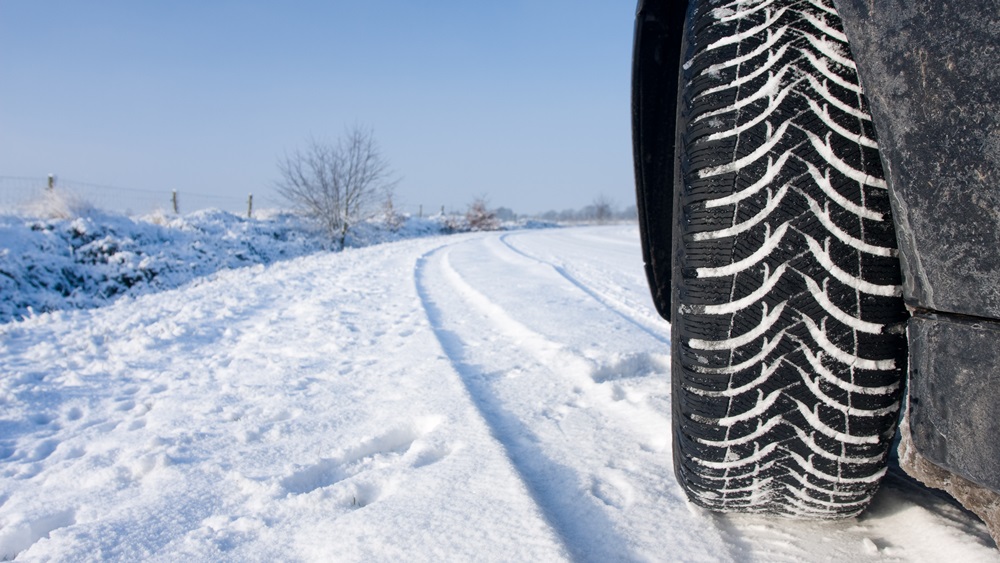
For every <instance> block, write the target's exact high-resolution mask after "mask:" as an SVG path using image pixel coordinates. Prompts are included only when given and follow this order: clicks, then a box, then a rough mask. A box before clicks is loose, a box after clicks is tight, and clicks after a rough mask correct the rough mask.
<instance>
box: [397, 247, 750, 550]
mask: <svg viewBox="0 0 1000 563" xmlns="http://www.w3.org/2000/svg"><path fill="white" fill-rule="evenodd" d="M491 243H497V241H496V239H495V238H493V237H482V238H477V239H474V240H470V241H467V242H465V243H459V244H456V245H451V246H449V247H447V248H445V249H442V250H439V251H433V252H429V253H427V254H425V255H424V256H422V257H421V258H420V259H419V260H418V263H417V267H416V272H415V279H416V284H417V291H418V294H419V295H420V298H421V301H422V302H423V303H424V307H425V310H426V312H427V315H428V319H429V320H430V323H431V325H432V327H433V329H434V331H435V333H436V334H437V336H438V339H439V341H440V343H441V345H442V348H443V349H444V351H445V353H446V354H447V356H448V357H449V359H451V361H452V363H453V365H454V366H455V369H456V371H457V372H458V373H459V374H460V376H461V377H462V380H463V383H464V384H465V386H466V388H467V390H468V392H469V395H470V396H471V398H472V400H473V402H474V403H475V405H476V406H477V408H478V409H479V411H480V413H481V414H482V416H483V418H484V419H485V420H486V421H487V422H488V424H489V425H490V426H491V428H492V429H493V431H494V434H495V436H496V437H497V439H498V440H499V441H500V442H501V443H502V444H503V445H504V447H505V448H506V449H507V452H508V454H509V455H510V459H511V462H512V464H513V465H514V466H515V467H516V468H517V470H518V472H519V473H520V474H521V476H522V478H523V479H524V482H525V484H526V486H527V487H528V489H529V490H530V491H531V493H532V494H533V495H534V498H535V500H536V502H537V503H538V505H539V507H540V509H541V510H542V512H543V513H544V514H545V515H546V518H547V519H548V521H549V522H550V524H551V525H552V527H553V529H554V530H555V531H556V533H557V534H559V536H560V537H561V538H562V539H563V541H564V543H565V545H566V546H567V548H568V550H569V552H570V553H571V554H572V555H573V557H574V558H575V559H577V560H588V561H589V560H592V561H610V560H642V559H657V558H662V557H663V555H664V553H667V551H666V550H669V551H670V552H673V553H683V554H684V555H683V556H681V558H683V559H713V560H718V559H719V557H720V553H721V554H726V553H727V552H728V544H727V542H725V541H723V539H722V537H721V535H720V533H719V531H718V530H716V529H715V528H714V526H712V525H709V526H706V527H705V528H704V529H700V530H697V531H696V532H691V531H690V530H688V531H687V533H685V534H683V535H682V537H668V536H667V534H664V532H663V530H664V526H666V527H667V528H672V527H674V526H672V525H671V522H675V523H677V524H678V525H677V528H681V525H680V523H681V522H683V521H686V520H688V519H689V518H691V514H690V512H689V509H688V507H687V504H686V501H685V500H684V499H683V497H682V494H681V492H680V491H679V489H678V488H677V487H676V485H675V483H674V481H673V475H672V471H671V470H670V467H669V455H668V454H667V453H666V452H667V451H668V450H669V423H668V421H667V419H666V418H665V417H662V416H661V415H657V414H655V413H652V412H649V411H648V409H646V411H647V412H640V411H642V409H641V408H640V409H637V408H636V407H635V405H630V404H629V401H628V400H626V398H625V396H627V391H621V387H620V386H618V384H617V383H616V382H614V381H601V380H600V378H599V377H598V375H599V372H600V371H601V369H600V366H598V365H597V364H596V363H595V362H594V361H593V360H591V359H588V358H586V357H584V356H582V355H580V354H579V353H576V352H574V351H573V350H571V349H568V348H567V347H566V346H564V345H562V344H559V343H558V342H556V341H554V340H552V339H551V338H549V337H546V336H544V335H543V334H540V333H538V332H536V331H535V330H532V329H531V328H529V327H528V326H526V325H524V324H523V323H521V322H519V321H518V320H516V319H514V318H513V317H512V316H511V313H510V312H508V311H507V310H505V308H504V307H503V306H501V305H500V304H499V303H497V302H494V301H492V300H491V299H490V298H489V297H487V296H486V295H484V294H483V293H481V292H479V291H478V290H477V289H476V287H475V286H474V285H473V284H474V283H475V282H473V281H469V280H466V279H465V278H464V277H463V276H462V275H461V274H460V273H459V272H458V271H457V270H456V269H455V268H454V267H453V266H452V264H451V258H452V257H453V256H454V257H455V258H458V257H459V256H458V255H454V252H453V251H454V250H455V249H457V248H460V245H461V244H472V245H487V246H489V245H490V244H491ZM497 245H498V246H499V243H497ZM476 250H478V249H476ZM469 256H474V260H475V263H472V264H470V263H466V262H463V263H462V264H463V266H466V267H476V266H477V265H479V266H482V267H483V268H485V269H487V270H489V269H490V268H496V267H498V264H499V267H500V269H501V271H503V272H504V274H503V275H505V276H507V277H508V278H509V279H511V280H514V279H517V280H524V279H525V278H537V280H535V279H531V280H530V281H538V282H539V285H541V284H546V288H545V289H546V290H547V291H548V292H549V293H548V295H551V294H552V292H553V290H555V291H557V292H560V293H566V294H572V293H574V292H577V291H581V289H580V288H578V287H577V286H576V284H573V283H572V282H571V281H569V280H566V279H564V278H560V277H558V276H549V275H547V274H546V272H551V269H549V268H538V267H537V266H526V265H525V264H531V262H532V261H531V260H525V259H524V257H518V258H517V259H516V262H520V263H521V264H522V265H521V266H520V267H518V266H517V265H516V264H512V263H511V261H510V260H504V259H503V257H502V256H496V255H495V254H494V255H493V256H491V253H490V252H477V253H475V254H472V255H468V254H467V255H465V257H464V258H463V259H466V260H467V259H469ZM490 259H494V260H493V263H490V262H489V260H490ZM484 260H485V261H486V262H485V263H483V264H481V261H484ZM512 265H513V266H515V267H513V268H511V266H512ZM560 280H561V281H560ZM539 291H540V292H541V293H543V294H544V293H545V292H544V291H542V288H541V287H540V288H539ZM539 297H543V299H542V301H544V295H533V296H530V297H527V298H526V301H525V303H524V305H523V306H524V307H528V308H533V307H537V306H539V305H538V303H539V301H538V299H537V298H539ZM590 298H592V296H591V297H590ZM599 310H600V309H599ZM611 313H612V315H614V316H616V317H620V316H621V314H620V312H618V311H611ZM631 326H632V328H633V330H634V331H635V330H641V331H642V332H643V333H644V334H646V335H647V336H651V335H648V333H646V331H645V330H642V329H641V327H636V326H634V323H633V324H632V325H631ZM655 340H659V339H655ZM661 342H662V341H661ZM619 367H620V366H619ZM613 369H614V368H612V371H613ZM609 379H613V376H609ZM612 389H617V391H612ZM650 426H652V427H654V428H655V429H653V430H651V429H650V428H649V427H650ZM636 430H639V431H640V434H641V433H642V431H643V430H645V431H647V432H649V433H651V434H656V435H658V436H659V442H658V443H653V442H651V441H650V440H649V439H646V440H644V439H642V438H641V437H640V438H637V437H636V435H635V431H636ZM684 528H687V527H686V526H685V527H684ZM734 555H735V554H730V556H734ZM723 559H725V555H723Z"/></svg>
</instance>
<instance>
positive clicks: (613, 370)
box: [590, 353, 670, 383]
mask: <svg viewBox="0 0 1000 563" xmlns="http://www.w3.org/2000/svg"><path fill="white" fill-rule="evenodd" d="M666 373H670V358H669V356H665V355H660V354H646V353H642V354H627V355H622V356H618V357H616V358H613V359H612V360H611V361H610V362H604V363H599V364H598V366H597V367H596V368H594V371H593V372H592V373H591V374H590V377H591V379H593V380H594V383H605V382H608V381H617V380H622V379H631V378H636V377H647V376H650V375H658V374H666Z"/></svg>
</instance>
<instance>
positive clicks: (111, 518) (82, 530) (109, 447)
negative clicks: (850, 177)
mask: <svg viewBox="0 0 1000 563" xmlns="http://www.w3.org/2000/svg"><path fill="white" fill-rule="evenodd" d="M11 228H12V229H13V227H11ZM225 232H229V231H228V230H225V229H222V230H219V231H218V233H220V234H222V233H225ZM18 233H20V234H24V232H23V231H18ZM20 234H17V233H15V234H14V235H9V236H8V237H7V238H6V239H4V241H5V242H4V248H11V247H17V245H18V244H21V245H22V246H20V247H17V248H21V249H22V250H23V249H25V248H29V249H30V246H26V245H27V244H28V243H26V242H24V241H25V240H26V239H23V238H21V235H20ZM29 236H30V235H29ZM221 238H222V239H224V238H225V235H224V234H223V236H221ZM266 238H267V237H262V238H261V239H260V241H263V240H264V239H266ZM198 240H201V241H202V244H203V245H206V247H207V246H211V247H212V250H210V251H209V252H212V253H215V252H218V253H224V252H223V250H221V249H222V248H224V245H225V244H226V243H225V242H221V241H220V242H218V245H219V246H213V245H214V244H216V243H214V242H211V241H210V239H208V238H204V239H198ZM10 241H13V243H11V242H10ZM638 241H639V237H638V232H637V229H636V227H634V226H606V227H587V228H567V229H546V230H523V231H513V232H494V233H469V234H456V235H449V236H424V237H421V238H414V239H409V240H401V241H396V242H391V243H386V244H379V245H374V246H368V247H364V248H349V249H347V250H344V251H342V252H325V251H309V252H306V251H304V250H303V251H302V253H301V255H298V256H296V257H293V258H287V257H286V259H282V260H270V261H264V260H262V261H261V262H260V263H258V264H255V265H251V266H248V267H243V268H237V269H230V268H229V267H228V266H223V267H220V268H216V269H214V270H212V271H210V272H209V273H207V274H203V273H188V274H187V276H188V278H187V280H186V282H185V283H180V282H179V281H178V283H176V284H174V286H173V288H170V289H162V290H160V291H156V292H153V291H152V290H149V291H144V292H142V293H139V294H136V295H129V296H128V297H126V298H122V299H118V300H114V301H112V302H110V303H108V304H106V305H104V306H101V307H91V308H84V309H78V308H72V309H63V310H54V311H52V312H49V313H44V314H35V315H30V316H29V317H28V318H25V319H23V320H16V321H12V322H8V323H6V324H2V325H0V559H4V558H8V559H10V558H15V559H16V560H18V561H22V560H23V561H49V560H57V561H89V560H127V561H136V560H144V561H146V560H149V561H179V560H184V561H273V560H282V561H331V560H337V561H389V560H393V561H395V560H407V561H441V560H450V561H563V560H579V561H616V560H629V561H634V560H638V561H828V560H851V561H933V560H942V559H948V560H956V561H996V560H1000V554H998V552H997V551H996V549H995V547H994V545H993V543H992V541H991V540H990V539H989V535H988V533H987V532H986V529H985V527H984V526H983V525H982V524H981V523H979V522H978V521H977V520H976V519H975V517H973V516H971V515H969V514H968V513H966V512H964V511H963V510H961V509H960V508H958V507H957V506H956V505H955V504H954V503H953V502H951V501H949V500H948V499H946V498H945V497H943V496H941V495H939V494H936V493H933V492H931V491H928V490H926V489H924V488H922V487H919V486H917V485H915V484H914V483H913V482H911V481H909V480H908V479H906V478H905V477H904V476H902V475H900V474H899V472H898V469H891V470H890V471H889V474H888V476H887V478H886V481H885V483H884V486H883V488H882V490H881V491H880V493H879V495H878V496H877V497H876V500H875V503H874V504H873V506H872V508H871V509H870V510H869V511H868V512H866V513H865V514H864V515H862V516H861V517H859V518H857V519H852V520H846V521H841V522H833V523H829V522H799V521H789V520H783V519H768V518H764V517H759V516H752V517H751V516H720V515H714V514H711V513H708V512H705V511H702V510H700V509H697V508H695V507H693V506H692V505H690V504H689V503H687V502H686V501H685V499H684V494H683V493H682V491H681V490H680V489H679V488H678V486H677V484H676V482H675V480H674V476H673V470H672V466H671V454H670V448H671V444H670V400H671V398H670V384H669V365H670V359H669V327H668V326H667V325H666V323H664V322H663V321H661V320H660V319H659V318H658V317H657V315H656V313H655V311H654V309H653V305H652V303H651V300H650V298H649V294H648V291H647V289H646V287H645V277H644V274H643V271H642V265H641V252H640V249H639V242H638ZM8 244H12V246H7V245H8ZM282 244H285V243H283V242H282V241H278V240H274V241H273V242H266V243H265V242H260V245H261V247H260V248H258V250H260V251H261V252H262V253H263V255H267V256H273V255H276V254H272V253H277V252H278V249H277V246H280V245H282ZM163 245H164V246H167V245H168V243H167V242H164V243H163ZM272 245H273V247H272ZM291 246H292V247H295V243H291ZM160 250H162V251H163V252H167V251H166V250H165V249H160ZM160 250H156V249H149V248H147V249H146V250H145V251H144V252H147V253H149V254H152V255H157V256H159V255H160V254H158V252H160ZM27 252H28V254H29V256H30V259H31V260H35V261H37V263H45V261H46V260H52V259H54V258H51V256H49V255H48V254H46V253H45V252H47V251H43V250H37V251H36V250H29V251H27ZM53 252H55V251H53ZM295 252H299V250H295ZM32 253H34V254H32ZM196 276H201V277H196Z"/></svg>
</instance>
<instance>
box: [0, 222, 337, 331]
mask: <svg viewBox="0 0 1000 563" xmlns="http://www.w3.org/2000/svg"><path fill="white" fill-rule="evenodd" d="M50 209H52V208H50ZM77 211H79V209H78V210H77ZM74 215H77V214H76V213H74ZM322 248H323V246H322V243H321V238H320V237H317V236H315V235H313V234H312V233H311V232H310V228H309V227H308V226H307V225H306V224H305V223H304V222H303V221H302V220H301V219H300V218H298V217H296V216H294V215H291V214H287V213H285V214H275V215H272V216H271V217H269V218H267V219H261V220H257V219H250V220H248V219H244V218H241V217H238V216H236V215H232V214H230V213H225V212H222V211H215V210H209V211H201V212H197V213H193V214H191V215H187V216H183V217H181V216H167V215H163V214H158V215H152V216H149V217H143V218H138V219H130V218H128V217H125V216H121V215H113V214H105V213H101V212H97V211H94V210H92V209H91V210H90V211H89V212H87V213H84V214H82V215H79V216H75V217H74V216H70V217H66V218H59V217H58V216H57V217H52V214H49V216H47V217H44V218H29V217H24V216H9V215H8V216H0V322H7V321H10V320H12V319H17V318H21V317H25V316H29V315H31V314H33V313H42V312H46V311H53V310H58V309H66V308H88V307H94V306H99V305H102V304H106V303H109V302H110V301H112V300H114V299H117V298H119V297H122V296H125V295H131V296H135V295H140V294H143V293H147V292H151V291H159V290H164V289H170V288H174V287H178V286H180V285H183V284H185V283H187V282H189V281H191V280H192V279H194V278H197V277H200V276H204V275H208V274H211V273H213V272H216V271H218V270H221V269H225V268H235V267H240V266H246V265H253V264H269V263H271V262H274V261H276V260H282V259H287V258H292V257H296V256H302V255H304V254H308V253H312V252H317V251H319V250H322Z"/></svg>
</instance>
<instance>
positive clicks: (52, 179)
mask: <svg viewBox="0 0 1000 563" xmlns="http://www.w3.org/2000/svg"><path fill="white" fill-rule="evenodd" d="M55 188H56V177H55V175H54V174H49V191H50V192H51V191H53V190H55Z"/></svg>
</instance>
